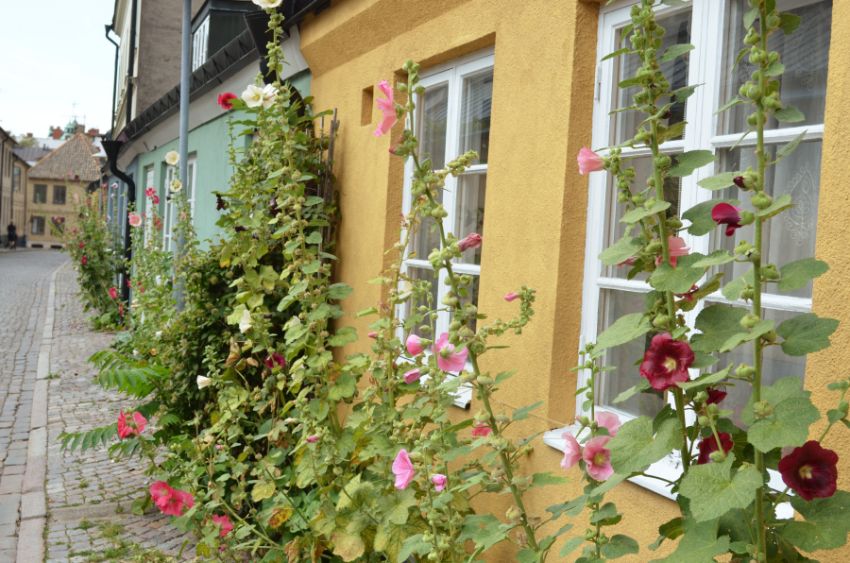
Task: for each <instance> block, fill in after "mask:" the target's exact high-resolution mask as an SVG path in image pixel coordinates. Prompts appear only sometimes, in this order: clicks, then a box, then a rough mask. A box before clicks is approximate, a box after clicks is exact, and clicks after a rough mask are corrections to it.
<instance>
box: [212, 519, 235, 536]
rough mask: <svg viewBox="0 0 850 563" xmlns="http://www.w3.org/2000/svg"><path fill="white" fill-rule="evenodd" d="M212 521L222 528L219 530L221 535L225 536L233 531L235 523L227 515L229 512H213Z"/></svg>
mask: <svg viewBox="0 0 850 563" xmlns="http://www.w3.org/2000/svg"><path fill="white" fill-rule="evenodd" d="M212 521H213V522H214V523H216V524H218V526H219V527H220V528H221V529H220V530H219V531H218V535H219V537H221V538H223V537H224V536H226V535H227V534H229V533H230V532H231V531H233V523H232V522H231V521H230V518H228V517H227V514H222V515H221V516H219V515H218V514H213V516H212Z"/></svg>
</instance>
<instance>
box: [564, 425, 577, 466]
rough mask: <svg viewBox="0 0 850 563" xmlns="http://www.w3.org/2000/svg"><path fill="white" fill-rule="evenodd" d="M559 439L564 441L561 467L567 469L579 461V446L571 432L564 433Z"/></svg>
mask: <svg viewBox="0 0 850 563" xmlns="http://www.w3.org/2000/svg"><path fill="white" fill-rule="evenodd" d="M561 438H563V439H564V458H563V459H562V460H561V467H563V468H564V469H569V468H570V467H572V466H573V465H575V464H576V463H578V462H579V460H580V459H581V446H580V445H579V443H578V440H576V438H575V436H573V435H572V433H571V432H564V433H563V434H561Z"/></svg>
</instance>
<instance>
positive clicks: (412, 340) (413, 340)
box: [405, 334, 425, 356]
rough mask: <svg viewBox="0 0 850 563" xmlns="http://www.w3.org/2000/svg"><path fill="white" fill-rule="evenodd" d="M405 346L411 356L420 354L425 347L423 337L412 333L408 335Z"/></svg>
mask: <svg viewBox="0 0 850 563" xmlns="http://www.w3.org/2000/svg"><path fill="white" fill-rule="evenodd" d="M405 347H406V348H407V353H408V354H410V355H411V356H418V355H419V354H421V353H422V351H423V350H424V349H425V348H424V347H423V346H422V339H421V338H419V337H418V336H416V335H415V334H411V335H410V336H408V337H407V342H405Z"/></svg>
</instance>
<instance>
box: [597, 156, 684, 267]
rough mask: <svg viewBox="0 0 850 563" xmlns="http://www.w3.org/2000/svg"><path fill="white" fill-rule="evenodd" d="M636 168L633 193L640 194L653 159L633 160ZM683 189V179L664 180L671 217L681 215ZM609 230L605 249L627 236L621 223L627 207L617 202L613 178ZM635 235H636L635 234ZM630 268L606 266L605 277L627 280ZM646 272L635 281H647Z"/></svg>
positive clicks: (610, 189) (648, 157)
mask: <svg viewBox="0 0 850 563" xmlns="http://www.w3.org/2000/svg"><path fill="white" fill-rule="evenodd" d="M630 164H631V165H632V166H634V168H635V181H634V184H632V191H633V192H639V191H640V190H642V189H644V188H645V187H646V180H647V178H649V175H650V174H652V157H651V156H644V157H640V158H635V159H632V160H631V163H630ZM681 188H682V180H681V178H670V177H668V178H666V179H665V180H664V199H666V200H667V201H669V202H670V203H671V204H672V205H670V207H669V208H668V209H667V216H668V217H671V216H673V215H676V214H678V213H679V195H680V192H681ZM608 195H609V197H608V218H607V221H608V228H607V232H606V235H607V238H606V241H605V247H606V248H607V247H609V246H611V245H613V244H614V243H615V242H617V241H618V240H620V239H621V238H623V236H624V235H625V234H626V227H627V226H626V224H625V223H621V222H620V218H621V217H622V216H623V214H624V213H625V205H624V204H622V203H620V202H619V201H617V191H616V187H615V186H614V181H613V178H611V177H610V176H609V179H608ZM633 234H634V233H633ZM629 270H630V267H629V266H628V265H626V264H624V265H622V266H617V265H614V266H606V267H605V273H604V275H605V276H607V277H612V278H623V279H625V278H627V277H628V273H629ZM646 278H647V274H646V272H642V273H640V274H639V275H637V276H636V277H635V278H634V279H638V280H645V279H646Z"/></svg>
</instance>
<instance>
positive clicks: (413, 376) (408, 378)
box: [404, 369, 422, 384]
mask: <svg viewBox="0 0 850 563" xmlns="http://www.w3.org/2000/svg"><path fill="white" fill-rule="evenodd" d="M420 377H422V372H420V371H419V370H418V369H412V370H410V371H407V372H405V374H404V382H405V383H408V384H409V383H413V382H415V381H419V378H420Z"/></svg>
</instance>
